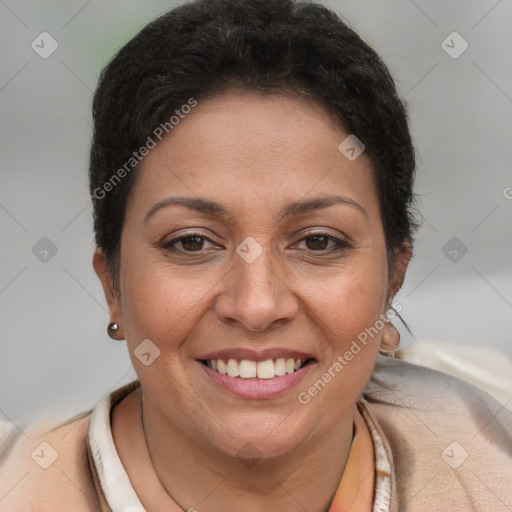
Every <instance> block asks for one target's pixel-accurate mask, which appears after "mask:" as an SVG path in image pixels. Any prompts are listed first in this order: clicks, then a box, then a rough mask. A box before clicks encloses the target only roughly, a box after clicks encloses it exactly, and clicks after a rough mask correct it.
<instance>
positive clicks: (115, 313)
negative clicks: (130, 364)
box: [92, 248, 124, 339]
mask: <svg viewBox="0 0 512 512" xmlns="http://www.w3.org/2000/svg"><path fill="white" fill-rule="evenodd" d="M92 266H93V268H94V271H95V272H96V275H97V276H98V278H99V280H100V282H101V286H102V287H103V293H104V294H105V300H106V301H107V306H108V309H109V312H110V321H111V322H115V323H116V324H117V325H118V326H119V329H118V331H117V335H118V336H120V337H121V339H123V338H124V330H123V321H122V320H123V316H122V312H121V303H120V300H119V296H118V294H117V293H116V291H115V288H114V283H113V276H112V274H111V273H110V271H109V269H108V265H107V258H106V257H105V254H104V253H103V251H102V250H101V249H99V248H96V249H95V251H94V254H93V257H92Z"/></svg>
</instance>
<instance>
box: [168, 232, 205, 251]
mask: <svg viewBox="0 0 512 512" xmlns="http://www.w3.org/2000/svg"><path fill="white" fill-rule="evenodd" d="M207 242H210V243H213V242H212V241H211V240H210V239H209V238H207V237H206V236H203V235H200V234H197V233H189V234H187V235H183V236H180V237H177V238H174V239H173V240H170V241H168V242H165V243H164V244H163V245H162V248H163V249H166V250H168V251H171V252H177V253H201V252H203V251H204V250H205V247H204V246H205V243H207ZM180 245H181V247H180Z"/></svg>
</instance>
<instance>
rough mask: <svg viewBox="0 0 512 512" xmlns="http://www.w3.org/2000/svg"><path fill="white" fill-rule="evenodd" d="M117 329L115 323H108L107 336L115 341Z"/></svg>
mask: <svg viewBox="0 0 512 512" xmlns="http://www.w3.org/2000/svg"><path fill="white" fill-rule="evenodd" d="M118 329H119V326H118V325H117V324H116V323H115V322H110V323H109V324H108V327H107V333H108V335H109V336H110V337H111V338H112V339H113V340H116V341H117V338H116V333H117V331H118Z"/></svg>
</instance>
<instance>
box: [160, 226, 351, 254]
mask: <svg viewBox="0 0 512 512" xmlns="http://www.w3.org/2000/svg"><path fill="white" fill-rule="evenodd" d="M315 235H317V236H322V237H325V238H327V239H329V240H332V241H333V242H334V243H335V244H336V246H335V247H331V248H330V249H321V250H318V251H315V250H313V249H306V251H307V252H309V253H312V254H319V255H328V254H332V253H335V252H340V251H343V250H346V249H349V248H351V245H350V244H349V243H348V242H346V241H344V240H340V239H339V238H337V237H335V236H333V235H330V234H329V233H325V232H323V231H309V232H307V233H305V234H304V236H303V237H302V238H301V239H300V240H299V242H302V241H303V240H306V239H307V238H310V237H313V236H315ZM194 236H197V237H199V238H202V239H204V240H207V241H209V242H212V243H215V242H214V241H213V240H211V239H210V238H208V237H207V236H204V235H203V234H201V233H200V232H195V231H191V232H190V233H187V234H185V235H182V236H179V237H177V238H174V239H172V240H169V241H168V242H165V243H163V244H162V246H161V247H162V249H165V250H167V251H170V252H174V253H179V254H187V255H199V256H202V255H204V249H203V250H200V251H185V250H177V249H176V248H175V247H174V246H175V245H176V244H177V243H179V242H181V241H183V240H186V239H187V238H192V237H194Z"/></svg>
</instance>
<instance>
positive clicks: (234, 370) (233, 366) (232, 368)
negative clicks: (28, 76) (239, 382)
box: [227, 359, 240, 377]
mask: <svg viewBox="0 0 512 512" xmlns="http://www.w3.org/2000/svg"><path fill="white" fill-rule="evenodd" d="M227 372H228V375H229V376H230V377H238V376H239V375H240V368H239V365H238V361H237V360H236V359H230V360H229V361H228V368H227Z"/></svg>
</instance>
